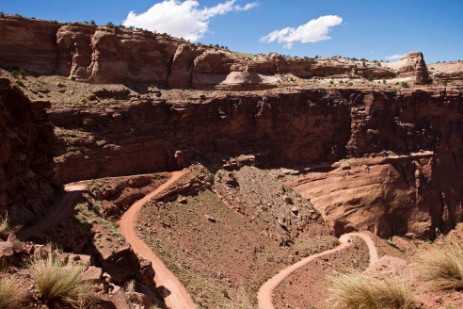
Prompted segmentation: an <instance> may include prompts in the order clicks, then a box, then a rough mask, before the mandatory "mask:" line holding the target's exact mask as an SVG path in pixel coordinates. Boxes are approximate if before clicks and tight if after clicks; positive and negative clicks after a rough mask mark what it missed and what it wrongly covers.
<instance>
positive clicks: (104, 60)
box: [0, 15, 428, 88]
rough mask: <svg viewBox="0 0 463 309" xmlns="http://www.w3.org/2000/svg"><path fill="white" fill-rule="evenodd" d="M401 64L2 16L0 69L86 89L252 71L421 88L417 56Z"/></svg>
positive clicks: (192, 82) (185, 82) (193, 82)
mask: <svg viewBox="0 0 463 309" xmlns="http://www.w3.org/2000/svg"><path fill="white" fill-rule="evenodd" d="M407 59H408V60H407V61H405V62H406V66H405V67H401V68H399V69H398V71H394V70H393V69H391V68H388V67H382V66H381V65H380V64H379V63H375V64H374V65H366V64H365V62H364V61H363V62H362V61H350V60H348V59H309V58H306V59H301V58H287V57H283V56H280V55H276V54H271V55H267V56H264V55H261V56H255V57H251V58H247V57H243V56H240V55H239V54H237V53H231V52H229V51H226V50H223V49H218V48H212V47H206V46H203V45H199V44H196V45H195V44H190V43H187V42H185V41H182V40H179V39H175V38H171V37H166V36H163V35H159V34H154V33H151V32H149V31H142V30H129V29H126V28H123V27H105V26H100V27H97V26H93V25H88V24H83V23H72V24H60V23H56V22H47V21H39V20H33V19H26V18H22V17H16V16H10V15H4V16H3V17H0V63H3V65H7V66H18V67H22V68H24V69H27V70H30V71H33V72H37V73H40V74H59V75H63V76H68V77H70V78H72V79H76V80H79V81H84V82H91V83H116V82H120V83H126V84H130V83H150V84H154V85H157V86H159V87H170V88H205V87H206V88H211V87H215V86H217V85H219V84H220V83H222V82H224V81H226V79H227V76H228V75H229V74H233V73H234V72H237V71H238V72H244V73H245V75H246V74H248V73H247V72H251V71H252V72H254V75H256V74H261V75H265V76H274V75H275V74H293V75H295V76H297V77H300V78H312V77H330V76H344V77H352V78H359V77H364V78H376V79H385V78H393V77H396V76H402V75H403V76H406V75H407V74H412V75H413V74H414V77H415V82H416V83H417V84H419V83H424V82H426V81H427V79H428V76H427V71H426V65H425V63H424V60H423V56H422V54H421V53H413V54H410V55H409V56H407ZM248 75H249V74H248ZM407 76H408V75H407ZM253 78H254V79H256V80H260V77H256V76H254V77H253ZM251 80H252V78H251ZM257 84H259V83H257Z"/></svg>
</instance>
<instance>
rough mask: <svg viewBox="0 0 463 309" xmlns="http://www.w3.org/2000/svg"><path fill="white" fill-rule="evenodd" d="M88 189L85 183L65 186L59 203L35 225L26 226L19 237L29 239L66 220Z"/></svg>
mask: <svg viewBox="0 0 463 309" xmlns="http://www.w3.org/2000/svg"><path fill="white" fill-rule="evenodd" d="M85 190H87V186H86V185H85V184H79V183H77V184H69V185H66V186H65V187H64V191H65V193H64V194H62V195H61V197H60V198H59V200H58V201H57V203H56V204H55V205H54V206H53V207H52V208H51V209H50V211H49V212H47V214H46V215H45V216H44V217H43V218H42V219H41V220H40V221H39V222H38V223H37V224H35V225H33V226H31V227H28V228H25V229H24V230H22V231H20V232H19V233H18V238H20V239H28V238H30V237H33V236H35V235H39V234H41V233H43V232H45V231H46V230H48V229H50V228H52V227H55V226H56V225H58V224H60V223H61V222H63V221H65V220H66V219H67V218H68V217H69V216H71V215H72V213H73V211H74V206H75V205H76V204H77V202H78V201H79V199H80V197H81V194H82V192H83V191H85Z"/></svg>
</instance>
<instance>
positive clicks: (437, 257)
mask: <svg viewBox="0 0 463 309" xmlns="http://www.w3.org/2000/svg"><path fill="white" fill-rule="evenodd" d="M416 268H417V269H418V270H419V272H420V273H421V275H422V276H423V278H424V279H425V280H426V281H427V282H429V283H430V284H431V285H432V286H434V287H435V288H437V289H442V290H463V248H462V247H460V246H459V245H445V246H443V247H441V248H434V249H431V250H426V251H423V252H421V253H419V254H418V257H417V262H416Z"/></svg>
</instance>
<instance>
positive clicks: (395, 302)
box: [329, 272, 416, 309]
mask: <svg viewBox="0 0 463 309" xmlns="http://www.w3.org/2000/svg"><path fill="white" fill-rule="evenodd" d="M329 281H330V283H329V285H330V288H329V293H330V295H331V296H330V298H331V301H332V303H334V304H335V305H334V306H335V308H345V309H367V308H368V309H414V308H416V305H415V303H414V301H413V298H412V297H411V293H410V290H409V288H408V286H407V285H406V284H405V282H404V281H402V280H400V279H397V278H388V277H383V278H378V277H373V276H371V275H367V274H362V273H359V272H352V273H346V274H341V275H339V276H334V277H331V278H330V279H329Z"/></svg>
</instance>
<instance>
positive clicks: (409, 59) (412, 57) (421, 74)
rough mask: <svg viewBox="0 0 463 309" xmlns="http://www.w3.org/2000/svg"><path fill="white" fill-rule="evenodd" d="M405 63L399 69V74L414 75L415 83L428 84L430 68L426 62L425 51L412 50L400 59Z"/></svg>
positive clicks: (403, 75)
mask: <svg viewBox="0 0 463 309" xmlns="http://www.w3.org/2000/svg"><path fill="white" fill-rule="evenodd" d="M400 61H401V62H402V63H403V64H402V66H401V67H400V68H399V69H398V72H397V75H398V76H400V77H405V76H413V81H414V82H415V84H417V85H420V84H426V83H428V82H429V74H428V69H427V67H426V63H425V62H424V56H423V53H420V52H412V53H409V54H408V55H407V56H405V57H403V58H401V59H400Z"/></svg>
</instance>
